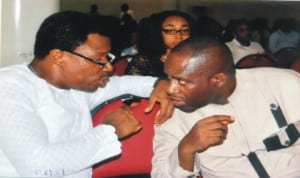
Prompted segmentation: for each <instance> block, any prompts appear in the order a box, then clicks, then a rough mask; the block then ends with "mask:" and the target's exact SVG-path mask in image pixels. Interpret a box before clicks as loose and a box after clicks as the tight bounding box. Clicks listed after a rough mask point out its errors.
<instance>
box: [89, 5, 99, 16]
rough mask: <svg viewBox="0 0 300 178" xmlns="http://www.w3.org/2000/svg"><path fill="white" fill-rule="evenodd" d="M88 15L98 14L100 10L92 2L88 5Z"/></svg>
mask: <svg viewBox="0 0 300 178" xmlns="http://www.w3.org/2000/svg"><path fill="white" fill-rule="evenodd" d="M88 13H89V14H90V15H100V12H99V11H98V5H97V4H92V5H91V6H90V10H89V12H88Z"/></svg>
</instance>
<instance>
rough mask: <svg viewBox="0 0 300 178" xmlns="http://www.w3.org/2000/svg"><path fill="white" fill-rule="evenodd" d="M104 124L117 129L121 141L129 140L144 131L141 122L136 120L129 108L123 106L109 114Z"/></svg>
mask: <svg viewBox="0 0 300 178" xmlns="http://www.w3.org/2000/svg"><path fill="white" fill-rule="evenodd" d="M103 124H108V125H112V126H113V127H115V129H116V134H117V135H118V138H119V139H124V138H127V137H128V136H130V135H132V134H134V133H136V132H138V131H139V130H141V129H142V124H141V122H140V121H139V120H137V119H136V118H135V116H134V115H133V113H132V112H131V111H130V109H129V107H128V106H122V107H120V108H117V109H115V110H113V111H112V112H110V113H108V114H107V115H106V116H105V118H104V120H103Z"/></svg>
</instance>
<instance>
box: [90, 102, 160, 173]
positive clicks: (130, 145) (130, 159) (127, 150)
mask: <svg viewBox="0 0 300 178" xmlns="http://www.w3.org/2000/svg"><path fill="white" fill-rule="evenodd" d="M107 103H108V104H107V105H105V106H103V107H102V108H101V109H100V110H99V111H98V112H96V113H95V114H94V116H93V125H94V126H96V125H99V124H101V122H102V120H103V118H104V116H105V115H106V114H107V113H108V112H110V111H112V110H114V109H116V108H118V107H121V106H123V105H124V104H125V103H124V101H123V100H122V99H118V100H114V101H113V102H107ZM147 103H148V100H147V99H144V98H143V99H141V100H140V102H139V104H137V105H135V106H132V107H130V108H131V111H132V112H133V114H134V115H135V117H136V118H137V119H139V120H140V121H141V123H142V125H143V128H142V130H141V131H140V132H138V133H137V134H135V135H132V136H131V137H129V138H127V139H125V140H123V141H122V154H121V155H120V156H118V157H115V158H112V159H109V160H106V161H104V162H101V163H99V164H97V165H95V166H94V168H93V178H104V177H116V176H121V175H137V174H150V171H151V159H152V155H153V151H152V146H153V145H152V139H153V135H154V117H155V115H156V113H157V112H158V110H159V105H156V106H155V108H154V110H153V111H152V112H151V113H148V114H145V113H144V109H145V107H146V105H147Z"/></svg>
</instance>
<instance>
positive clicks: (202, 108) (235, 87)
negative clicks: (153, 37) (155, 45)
mask: <svg viewBox="0 0 300 178" xmlns="http://www.w3.org/2000/svg"><path fill="white" fill-rule="evenodd" d="M165 72H166V73H167V74H168V76H169V79H170V86H169V89H168V92H169V94H170V97H171V99H172V100H173V103H174V105H175V106H176V107H177V108H178V109H175V112H174V114H173V117H172V118H171V119H170V120H168V121H166V122H165V123H163V124H162V125H160V126H157V127H156V129H155V138H154V157H153V161H152V166H153V167H152V173H151V176H152V177H153V178H161V177H163V178H186V177H196V176H202V177H203V178H216V177H219V178H225V177H226V178H229V177H230V178H241V177H247V178H248V177H249V178H254V177H263V178H267V177H272V178H279V177H281V178H283V177H284V178H299V176H300V166H299V164H300V141H299V139H298V138H299V136H300V121H299V120H300V112H299V106H300V75H299V73H296V72H294V71H291V70H285V69H276V68H257V69H240V70H235V68H234V66H233V62H232V56H231V53H230V50H229V49H228V47H227V46H226V45H225V44H223V43H220V42H218V41H216V40H215V39H209V38H200V39H193V38H191V39H188V40H185V41H184V42H182V43H181V44H179V45H178V46H176V47H175V48H174V49H173V50H172V51H171V53H170V54H169V55H168V58H167V60H166V62H165Z"/></svg>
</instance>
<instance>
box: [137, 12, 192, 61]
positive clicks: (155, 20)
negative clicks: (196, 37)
mask: <svg viewBox="0 0 300 178" xmlns="http://www.w3.org/2000/svg"><path fill="white" fill-rule="evenodd" d="M170 16H180V17H183V18H184V19H186V20H187V22H188V23H189V25H190V29H191V34H192V33H193V25H194V20H193V18H192V16H190V15H189V14H187V13H184V12H180V11H177V10H169V11H163V12H160V13H156V14H152V15H151V16H150V17H149V18H147V19H145V20H143V21H142V22H141V23H140V26H139V31H138V42H137V48H138V51H139V53H140V54H141V55H142V56H146V57H148V58H150V59H151V61H154V60H157V59H158V60H159V59H160V56H161V55H163V54H164V53H165V52H166V47H165V44H164V41H163V37H162V34H161V30H162V24H163V22H164V20H165V19H166V18H168V17H170ZM152 59H153V60H152Z"/></svg>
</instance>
